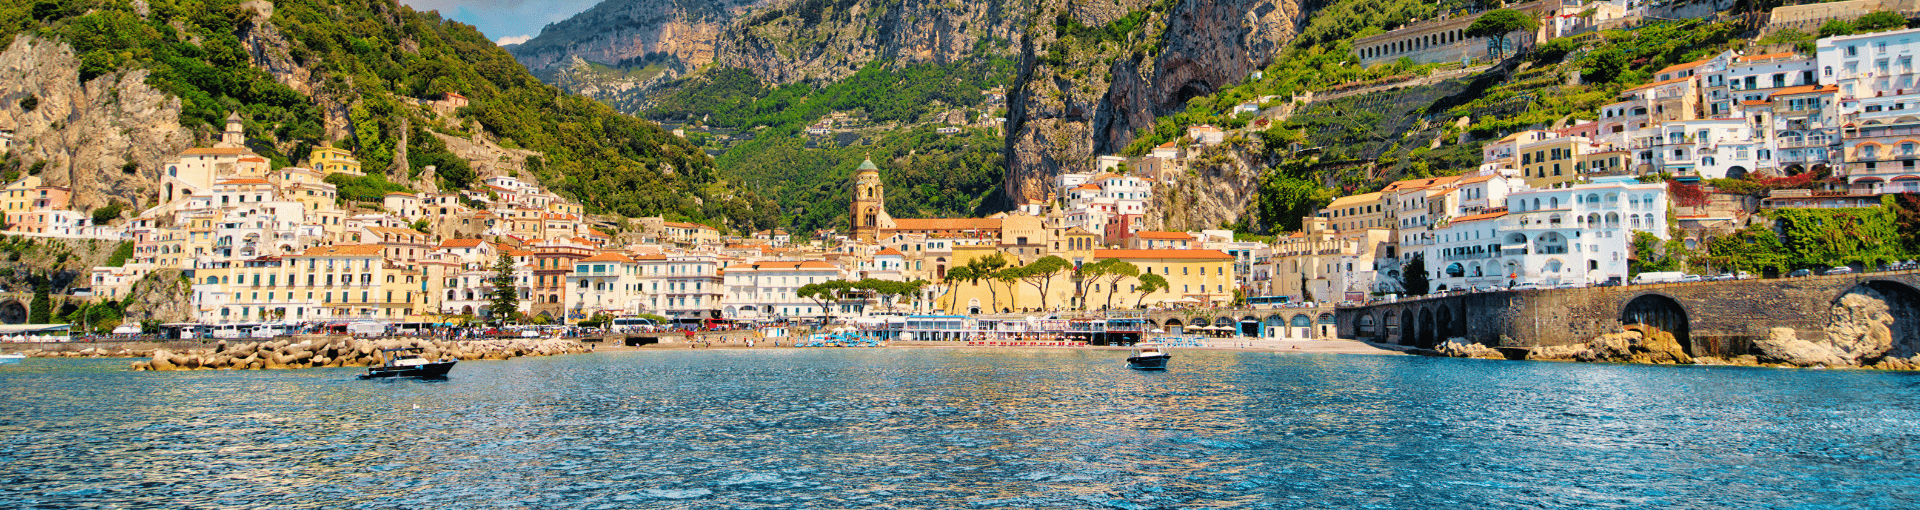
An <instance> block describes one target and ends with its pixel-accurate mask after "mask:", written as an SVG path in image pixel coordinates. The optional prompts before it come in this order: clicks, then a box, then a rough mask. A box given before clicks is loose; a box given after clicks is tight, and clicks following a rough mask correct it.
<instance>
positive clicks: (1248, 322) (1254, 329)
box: [1240, 315, 1260, 337]
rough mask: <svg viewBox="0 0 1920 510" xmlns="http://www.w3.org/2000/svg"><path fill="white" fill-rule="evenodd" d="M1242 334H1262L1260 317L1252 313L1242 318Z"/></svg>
mask: <svg viewBox="0 0 1920 510" xmlns="http://www.w3.org/2000/svg"><path fill="white" fill-rule="evenodd" d="M1240 336H1245V337H1258V336H1260V319H1259V318H1257V317H1254V316H1252V315H1248V316H1246V317H1241V318H1240Z"/></svg>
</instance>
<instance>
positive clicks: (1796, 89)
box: [1773, 85, 1840, 96]
mask: <svg viewBox="0 0 1920 510" xmlns="http://www.w3.org/2000/svg"><path fill="white" fill-rule="evenodd" d="M1839 90H1840V86H1839V85H1795V86H1792V87H1787V88H1783V89H1780V90H1775V91H1773V95H1776V96H1781V95H1787V94H1805V93H1809V92H1817V93H1827V92H1837V91H1839Z"/></svg>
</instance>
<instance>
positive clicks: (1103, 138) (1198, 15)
mask: <svg viewBox="0 0 1920 510" xmlns="http://www.w3.org/2000/svg"><path fill="white" fill-rule="evenodd" d="M1126 3H1127V2H1124V1H1123V2H1119V7H1120V8H1126V6H1125V4H1126ZM1167 5H1168V4H1166V3H1161V4H1152V5H1145V6H1141V7H1137V8H1134V9H1129V11H1135V10H1136V9H1141V8H1144V9H1146V10H1145V11H1143V12H1144V14H1145V15H1144V16H1142V17H1141V20H1142V21H1140V23H1139V25H1138V27H1139V28H1138V29H1136V30H1134V31H1133V33H1132V34H1130V35H1128V36H1127V37H1126V38H1124V39H1123V40H1118V41H1116V40H1111V39H1101V40H1097V41H1093V42H1089V41H1088V39H1090V38H1088V37H1084V36H1077V35H1075V34H1072V33H1067V32H1065V31H1062V30H1058V29H1056V30H1054V31H1053V32H1052V33H1047V32H1046V31H1044V30H1041V31H1035V32H1033V33H1030V34H1029V35H1030V36H1031V37H1029V38H1028V39H1027V40H1025V41H1023V42H1022V44H1021V50H1022V51H1021V53H1022V55H1021V57H1022V61H1023V62H1024V63H1026V65H1025V66H1024V67H1025V70H1026V72H1023V73H1021V75H1020V79H1018V80H1016V82H1015V83H1014V84H1013V86H1012V88H1011V89H1010V92H1009V94H1008V96H1007V101H1008V104H1009V115H1008V116H1007V124H1008V127H1009V129H1008V135H1007V148H1006V156H1007V178H1006V182H1005V184H1004V191H1005V199H1006V204H1004V205H1005V206H1008V207H1010V206H1011V205H1013V204H1015V203H1018V202H1021V201H1035V200H1040V199H1043V198H1044V197H1045V193H1046V182H1047V180H1048V179H1049V178H1051V177H1052V176H1053V175H1056V174H1058V173H1060V172H1062V171H1079V170H1085V169H1087V168H1089V167H1090V166H1091V165H1092V159H1093V156H1095V155H1098V154H1106V153H1112V152H1117V151H1118V150H1119V149H1121V148H1122V147H1125V146H1126V144H1127V142H1129V141H1131V140H1132V139H1133V137H1134V135H1135V133H1136V131H1137V130H1140V129H1145V128H1147V127H1150V126H1151V125H1152V124H1153V119H1154V118H1155V117H1158V116H1161V115H1165V114H1168V113H1172V112H1176V111H1179V110H1181V109H1182V108H1184V107H1185V106H1186V102H1187V100H1188V99H1192V98H1194V97H1197V96H1201V95H1205V94H1209V93H1212V92H1214V91H1215V90H1218V89H1220V88H1222V87H1223V86H1225V85H1228V84H1232V83H1238V82H1240V81H1241V80H1245V79H1247V78H1248V77H1249V75H1250V74H1251V73H1252V72H1253V71H1254V70H1256V69H1258V68H1260V67H1261V66H1263V65H1264V64H1266V63H1267V61H1268V59H1269V58H1271V57H1272V56H1274V55H1275V54H1276V53H1277V52H1279V51H1280V50H1281V49H1282V48H1283V47H1284V46H1285V44H1286V43H1287V42H1288V41H1290V40H1291V39H1292V38H1293V36H1294V35H1296V34H1297V31H1298V27H1299V25H1300V23H1301V21H1302V20H1303V19H1304V10H1303V5H1302V3H1301V2H1300V1H1298V0H1220V1H1212V2H1184V1H1183V2H1173V3H1171V5H1170V6H1167ZM1055 9H1056V10H1060V11H1061V14H1055V15H1054V16H1052V17H1051V19H1054V20H1055V21H1056V22H1055V26H1056V27H1058V26H1061V25H1062V23H1059V21H1060V20H1061V16H1062V15H1064V16H1067V18H1068V19H1067V21H1069V22H1076V23H1079V24H1083V25H1091V24H1095V23H1100V22H1101V20H1100V19H1099V18H1100V17H1102V11H1096V10H1092V9H1089V8H1084V7H1075V5H1074V4H1066V5H1057V6H1056V7H1055ZM1160 9H1164V10H1160ZM1104 12H1105V13H1108V14H1110V13H1112V12H1114V10H1112V9H1110V10H1106V11H1104ZM1129 13H1130V14H1131V12H1129ZM1122 19H1124V18H1122Z"/></svg>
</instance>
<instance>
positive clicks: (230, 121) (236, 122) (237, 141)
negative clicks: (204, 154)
mask: <svg viewBox="0 0 1920 510" xmlns="http://www.w3.org/2000/svg"><path fill="white" fill-rule="evenodd" d="M213 146H214V147H221V148H238V147H246V146H247V130H246V128H244V127H241V125H240V112H233V113H230V114H228V115H227V129H226V130H225V131H221V132H220V141H219V142H215V143H214V144H213Z"/></svg>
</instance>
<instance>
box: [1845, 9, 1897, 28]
mask: <svg viewBox="0 0 1920 510" xmlns="http://www.w3.org/2000/svg"><path fill="white" fill-rule="evenodd" d="M1853 27H1854V28H1856V29H1859V31H1861V32H1879V31H1882V30H1893V29H1897V28H1906V27H1907V17H1906V16H1901V15H1900V14H1899V13H1896V12H1893V11H1874V12H1869V13H1867V15H1866V16H1861V17H1860V19H1856V20H1853Z"/></svg>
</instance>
